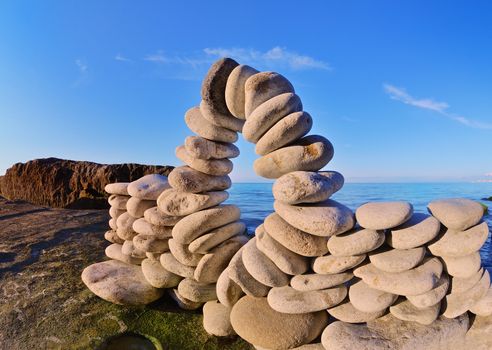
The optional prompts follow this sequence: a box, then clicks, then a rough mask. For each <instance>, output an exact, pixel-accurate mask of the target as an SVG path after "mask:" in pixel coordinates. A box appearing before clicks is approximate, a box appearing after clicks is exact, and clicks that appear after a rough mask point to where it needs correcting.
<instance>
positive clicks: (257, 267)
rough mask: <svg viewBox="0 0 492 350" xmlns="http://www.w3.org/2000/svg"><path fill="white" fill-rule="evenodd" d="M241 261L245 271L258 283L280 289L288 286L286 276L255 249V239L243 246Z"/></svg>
mask: <svg viewBox="0 0 492 350" xmlns="http://www.w3.org/2000/svg"><path fill="white" fill-rule="evenodd" d="M242 259H243V264H244V266H245V267H246V270H248V272H249V273H250V275H251V276H253V278H254V279H256V280H257V281H258V282H261V283H262V284H264V285H266V286H269V287H282V286H286V285H288V284H289V278H288V277H287V275H286V274H285V273H283V272H282V271H281V270H280V269H279V268H278V267H277V265H275V264H274V263H273V261H271V260H270V259H269V258H268V257H267V256H266V255H265V254H263V253H262V252H261V251H260V250H259V249H258V248H257V247H256V237H253V238H252V239H251V240H250V241H249V242H248V243H247V244H246V245H245V246H244V250H243V253H242Z"/></svg>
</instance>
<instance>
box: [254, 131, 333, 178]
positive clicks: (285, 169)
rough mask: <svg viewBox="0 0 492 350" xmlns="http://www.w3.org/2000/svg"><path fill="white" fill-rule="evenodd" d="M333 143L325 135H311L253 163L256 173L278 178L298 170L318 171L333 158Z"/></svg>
mask: <svg viewBox="0 0 492 350" xmlns="http://www.w3.org/2000/svg"><path fill="white" fill-rule="evenodd" d="M333 154H334V150H333V145H332V144H331V142H330V141H328V140H327V139H326V138H324V137H323V136H319V135H309V136H306V137H303V138H302V139H299V140H297V141H296V142H295V143H293V144H292V145H289V146H286V147H283V148H280V149H278V150H276V151H273V152H271V153H269V154H267V155H264V156H263V157H261V158H258V159H256V160H255V161H254V163H253V169H254V170H255V173H256V174H258V175H260V176H262V177H266V178H267V179H276V178H279V177H280V176H282V175H285V174H287V173H290V172H292V171H296V170H304V171H318V170H319V169H321V168H323V167H324V166H325V165H326V164H328V163H329V162H330V160H331V159H332V158H333Z"/></svg>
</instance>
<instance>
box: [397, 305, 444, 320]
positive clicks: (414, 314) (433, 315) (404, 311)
mask: <svg viewBox="0 0 492 350" xmlns="http://www.w3.org/2000/svg"><path fill="white" fill-rule="evenodd" d="M440 310H441V303H440V302H438V303H437V304H434V305H432V306H429V307H426V308H417V307H415V306H414V305H413V304H412V303H410V302H409V301H408V300H403V301H401V302H400V303H397V304H395V305H393V306H391V307H390V312H391V314H392V315H393V316H395V317H396V318H398V319H400V320H402V321H411V322H417V323H420V324H423V325H430V324H431V323H432V322H434V321H435V320H436V319H437V317H438V316H439V311H440Z"/></svg>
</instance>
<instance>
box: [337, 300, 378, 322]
mask: <svg viewBox="0 0 492 350" xmlns="http://www.w3.org/2000/svg"><path fill="white" fill-rule="evenodd" d="M385 312H386V310H381V311H375V312H363V311H360V310H358V309H356V308H355V307H354V305H352V303H351V302H350V301H349V300H348V299H346V300H345V301H344V302H343V303H341V304H339V305H337V306H335V307H332V308H330V309H328V313H329V314H330V315H332V316H333V317H335V318H336V319H337V320H340V321H343V322H347V323H363V322H369V321H372V320H375V319H376V318H378V317H381V316H383V315H384V313H385Z"/></svg>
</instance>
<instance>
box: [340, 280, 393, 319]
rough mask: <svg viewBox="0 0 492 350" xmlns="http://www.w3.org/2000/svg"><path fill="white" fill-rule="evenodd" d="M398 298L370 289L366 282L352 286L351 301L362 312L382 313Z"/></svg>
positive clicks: (350, 291) (350, 290) (359, 282)
mask: <svg viewBox="0 0 492 350" xmlns="http://www.w3.org/2000/svg"><path fill="white" fill-rule="evenodd" d="M397 298H398V296H397V295H395V294H391V293H386V292H383V291H380V290H377V289H373V288H371V287H369V286H368V285H367V284H366V283H365V282H364V281H358V282H356V283H354V284H352V285H351V286H350V289H349V299H350V302H351V303H352V305H353V306H354V307H355V308H356V309H357V310H359V311H362V312H381V311H384V310H386V309H387V308H388V307H389V306H391V305H393V303H394V302H395V301H396V299H397Z"/></svg>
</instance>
